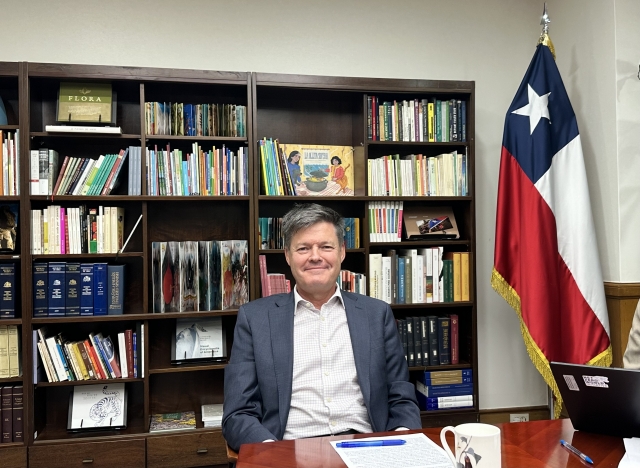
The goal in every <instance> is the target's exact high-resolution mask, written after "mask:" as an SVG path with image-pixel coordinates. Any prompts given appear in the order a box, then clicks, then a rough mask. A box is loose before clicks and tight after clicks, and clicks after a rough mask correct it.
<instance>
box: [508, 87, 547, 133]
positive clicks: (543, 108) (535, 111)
mask: <svg viewBox="0 0 640 468" xmlns="http://www.w3.org/2000/svg"><path fill="white" fill-rule="evenodd" d="M527 86H528V87H529V92H528V94H529V104H527V105H526V106H523V107H521V108H520V109H516V110H514V111H513V113H514V114H518V115H526V116H528V117H529V134H530V135H532V134H533V131H534V130H535V129H536V126H537V125H538V122H540V119H541V118H542V117H546V119H547V120H549V121H551V117H549V107H548V106H549V94H551V93H547V94H544V95H542V96H538V93H536V92H535V91H534V90H533V88H532V87H531V85H530V84H528V85H527Z"/></svg>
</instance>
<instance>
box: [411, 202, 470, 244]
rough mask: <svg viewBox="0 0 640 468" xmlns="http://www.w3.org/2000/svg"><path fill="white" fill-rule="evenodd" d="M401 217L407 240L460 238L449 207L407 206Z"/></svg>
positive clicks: (454, 218)
mask: <svg viewBox="0 0 640 468" xmlns="http://www.w3.org/2000/svg"><path fill="white" fill-rule="evenodd" d="M403 217H404V227H405V233H406V234H405V235H406V239H407V240H419V239H422V240H424V239H459V238H460V232H459V231H458V225H457V223H456V217H455V216H454V214H453V210H452V209H451V208H450V207H444V206H427V205H407V206H405V207H404V213H403Z"/></svg>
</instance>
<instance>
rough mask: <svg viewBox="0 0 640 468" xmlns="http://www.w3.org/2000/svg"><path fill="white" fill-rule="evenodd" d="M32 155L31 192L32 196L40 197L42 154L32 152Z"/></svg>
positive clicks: (36, 151)
mask: <svg viewBox="0 0 640 468" xmlns="http://www.w3.org/2000/svg"><path fill="white" fill-rule="evenodd" d="M30 155H31V157H30V159H29V163H30V171H29V190H30V191H31V195H40V152H39V151H38V150H31V152H30Z"/></svg>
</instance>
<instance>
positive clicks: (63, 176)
mask: <svg viewBox="0 0 640 468" xmlns="http://www.w3.org/2000/svg"><path fill="white" fill-rule="evenodd" d="M129 149H130V148H127V149H122V150H120V152H119V153H118V154H107V155H100V156H99V157H98V158H97V159H93V158H89V157H86V158H76V157H71V156H65V158H64V161H63V163H62V166H61V167H60V174H59V175H58V153H57V152H56V151H54V150H48V149H46V148H41V149H40V150H32V151H31V171H32V174H31V194H32V195H82V196H95V195H109V194H110V193H111V191H112V190H113V188H114V187H115V185H116V183H117V181H118V176H119V175H120V171H121V170H122V168H123V167H124V165H125V161H126V159H127V156H128V155H129ZM36 161H39V162H40V165H39V166H36ZM34 166H35V167H39V168H46V170H44V169H42V170H40V171H39V174H38V177H39V183H38V184H36V181H35V170H34ZM53 181H55V184H54V185H53V187H52V186H51V185H52V182H53Z"/></svg>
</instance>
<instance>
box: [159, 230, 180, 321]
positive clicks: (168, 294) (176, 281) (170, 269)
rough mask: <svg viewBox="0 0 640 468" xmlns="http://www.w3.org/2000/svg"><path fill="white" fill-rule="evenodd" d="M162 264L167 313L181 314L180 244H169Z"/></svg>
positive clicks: (165, 309)
mask: <svg viewBox="0 0 640 468" xmlns="http://www.w3.org/2000/svg"><path fill="white" fill-rule="evenodd" d="M166 244H167V247H166V249H165V258H164V260H163V262H162V263H163V264H162V297H163V300H164V311H165V312H180V297H181V296H182V283H181V282H180V243H179V242H173V241H171V242H167V243H166Z"/></svg>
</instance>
